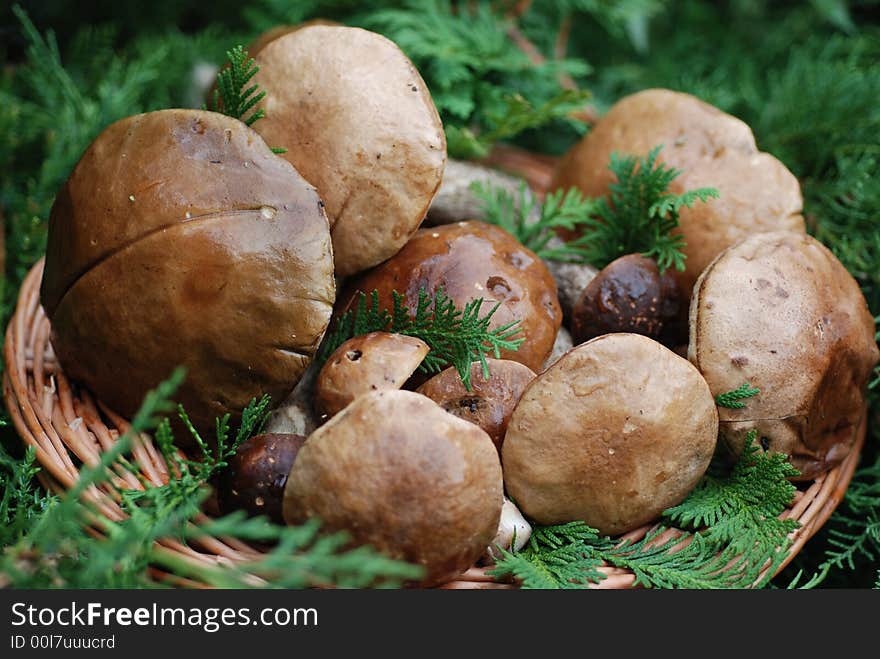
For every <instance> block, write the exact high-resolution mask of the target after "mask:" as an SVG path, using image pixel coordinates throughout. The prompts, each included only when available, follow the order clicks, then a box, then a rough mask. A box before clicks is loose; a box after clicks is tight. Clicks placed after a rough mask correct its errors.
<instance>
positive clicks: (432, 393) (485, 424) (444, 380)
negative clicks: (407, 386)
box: [416, 359, 535, 451]
mask: <svg viewBox="0 0 880 659" xmlns="http://www.w3.org/2000/svg"><path fill="white" fill-rule="evenodd" d="M486 362H487V364H488V366H489V377H488V378H487V377H485V376H484V374H483V367H482V366H481V365H480V363H479V362H474V363H473V364H471V377H470V389H468V388H467V387H465V386H464V382H462V380H461V376H460V375H459V374H458V371H457V370H456V369H455V368H447V369H446V370H444V371H442V372H440V373H438V374H437V375H435V376H434V377H432V378H431V379H430V380H428V381H427V382H425V383H424V384H422V385H421V386H420V387H419V388H418V389H416V391H417V392H418V393H420V394H423V395H425V396H427V397H428V398H430V399H431V400H433V401H434V402H435V403H437V404H438V405H439V406H440V407H442V408H443V409H444V410H446V411H447V412H449V413H450V414H454V415H455V416H457V417H459V418H460V419H464V420H465V421H470V422H471V423H475V424H476V425H478V426H480V428H482V429H483V430H485V431H486V433H487V434H488V435H489V437H490V438H491V439H492V442H493V443H494V444H495V446H496V447H497V448H498V450H499V451H500V450H501V443H502V442H503V441H504V433H505V432H507V423H508V422H509V421H510V415H511V414H512V413H513V409H514V408H515V407H516V404H517V402H519V397H520V396H522V392H523V390H525V388H526V386H527V385H528V384H529V382H531V381H532V380H533V379H534V378H535V372H534V371H532V369H530V368H529V367H528V366H525V365H523V364H520V363H519V362H515V361H512V360H509V359H487V360H486Z"/></svg>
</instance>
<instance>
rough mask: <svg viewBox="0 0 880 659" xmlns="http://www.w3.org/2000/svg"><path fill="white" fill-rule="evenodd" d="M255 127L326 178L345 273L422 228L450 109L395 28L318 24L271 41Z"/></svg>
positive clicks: (314, 176) (307, 171) (264, 55)
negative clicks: (394, 37) (383, 31)
mask: <svg viewBox="0 0 880 659" xmlns="http://www.w3.org/2000/svg"><path fill="white" fill-rule="evenodd" d="M254 59H255V60H256V63H257V65H258V66H259V67H260V70H259V72H258V73H257V74H256V76H254V79H253V82H254V83H256V84H258V85H259V86H260V88H261V89H262V90H264V91H265V92H266V97H265V99H264V100H263V102H262V103H261V104H260V106H261V107H262V108H263V109H264V110H265V113H266V116H265V118H263V119H261V120H260V121H258V122H256V123H255V124H254V128H255V129H256V130H257V132H259V133H260V135H262V136H263V138H264V139H265V140H266V142H267V143H268V144H271V145H272V146H273V147H283V148H285V149H287V152H286V153H284V154H283V155H282V157H283V158H286V159H287V160H288V161H289V162H290V163H291V164H292V165H293V166H294V167H296V168H297V170H298V171H300V173H302V175H303V177H305V179H306V180H308V181H309V182H311V183H312V184H314V185H315V187H317V189H318V191H319V193H320V195H321V198H322V199H323V200H324V203H325V204H326V209H327V216H328V218H329V219H330V226H331V233H332V236H333V251H334V257H335V263H336V274H337V275H339V276H340V277H344V276H348V275H351V274H354V273H356V272H359V271H361V270H364V269H366V268H369V267H370V266H373V265H376V264H377V263H381V262H382V261H384V260H385V259H387V258H389V257H390V256H392V255H394V254H395V253H396V252H397V251H398V250H399V249H400V248H401V247H403V245H404V244H405V243H406V241H407V240H408V239H409V238H410V236H412V234H413V232H415V230H416V229H418V227H419V225H420V224H421V222H422V220H423V219H424V217H425V215H426V214H427V210H428V207H429V205H430V204H431V200H432V199H433V198H434V195H435V193H436V192H437V189H438V187H439V186H440V181H441V179H442V178H443V168H444V164H445V162H446V138H445V136H444V133H443V126H442V124H441V122H440V116H439V115H438V114H437V109H436V108H435V107H434V102H433V101H432V99H431V95H430V93H429V92H428V88H427V87H426V86H425V83H424V81H423V80H422V77H421V76H420V75H419V72H418V71H417V70H416V68H415V66H414V65H413V63H412V62H411V61H410V60H409V59H408V58H407V57H406V55H404V54H403V52H402V51H401V50H400V48H398V47H397V45H396V44H395V43H394V42H392V41H390V40H388V39H386V38H385V37H383V36H381V35H379V34H376V33H375V32H370V31H368V30H363V29H360V28H353V27H344V26H333V25H310V26H308V27H302V28H300V29H296V30H294V31H291V32H287V33H285V34H282V36H280V37H277V38H275V39H273V40H271V41H269V42H268V43H266V44H265V45H261V47H260V49H259V50H258V52H257V53H256V55H255V57H254Z"/></svg>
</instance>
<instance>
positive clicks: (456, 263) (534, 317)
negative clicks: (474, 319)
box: [338, 221, 562, 371]
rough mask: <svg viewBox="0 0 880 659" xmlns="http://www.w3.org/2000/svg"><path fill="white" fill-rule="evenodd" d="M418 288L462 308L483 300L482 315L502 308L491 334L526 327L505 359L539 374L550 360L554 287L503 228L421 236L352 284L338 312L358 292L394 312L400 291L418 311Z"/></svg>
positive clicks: (454, 228) (452, 228) (470, 226)
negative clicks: (441, 295)
mask: <svg viewBox="0 0 880 659" xmlns="http://www.w3.org/2000/svg"><path fill="white" fill-rule="evenodd" d="M420 288H424V289H425V290H427V291H428V292H429V293H433V292H436V291H437V290H438V289H439V288H443V290H444V291H445V292H446V294H447V295H448V296H449V297H450V299H452V300H453V301H454V302H455V305H456V306H457V307H458V308H460V309H461V308H463V307H464V306H465V305H466V304H467V303H468V302H471V301H472V300H475V299H476V298H483V299H484V300H485V301H486V304H485V305H484V306H483V308H482V309H481V314H486V313H488V312H489V311H490V310H491V309H492V307H493V306H494V305H495V303H496V302H500V306H499V307H498V309H497V311H496V312H495V314H494V315H493V316H492V320H491V322H490V325H489V327H490V328H495V327H500V326H502V325H506V324H507V323H511V322H514V321H520V322H521V327H522V336H523V337H524V339H525V341H524V342H523V344H522V345H521V346H520V348H519V350H517V351H502V352H501V355H500V356H501V357H502V358H503V359H512V360H514V361H518V362H520V363H522V364H525V365H526V366H528V367H529V368H530V369H532V370H533V371H537V370H539V369H540V368H541V366H542V364H543V363H544V360H545V359H546V358H547V356H548V355H549V354H550V351H551V350H552V349H553V342H554V340H555V339H556V332H557V331H558V330H559V326H560V325H561V324H562V313H561V311H560V309H559V301H558V300H557V298H556V282H554V281H553V277H552V276H551V275H550V272H549V271H548V270H547V267H546V266H545V265H544V263H543V261H541V259H539V258H538V257H537V256H536V255H535V254H534V252H532V251H531V250H529V249H527V248H525V247H523V246H522V245H521V244H520V243H519V242H518V241H517V240H516V239H515V238H514V237H513V236H511V235H510V234H509V233H507V232H506V231H504V229H501V228H500V227H497V226H495V225H492V224H486V223H485V222H477V221H470V222H457V223H456V224H447V225H445V226H438V227H433V228H426V229H420V230H419V231H418V232H416V234H415V235H414V236H413V237H412V239H411V240H410V241H409V242H408V243H407V244H406V245H405V246H404V248H403V249H402V250H400V252H398V253H397V254H396V255H395V256H394V257H392V258H390V259H388V260H387V261H386V262H385V263H382V264H381V265H379V266H377V267H375V268H373V269H371V270H369V271H367V272H365V273H362V274H361V275H359V276H358V277H355V278H352V279H351V280H349V281H348V282H347V283H346V289H345V292H344V293H342V294H341V295H340V304H339V305H338V306H339V307H340V308H341V309H345V308H346V307H347V306H348V305H350V304H351V302H352V301H353V300H354V299H355V297H356V294H357V293H358V292H363V293H365V294H367V295H369V294H370V293H371V292H372V291H373V290H376V291H378V293H379V303H380V308H385V309H390V308H391V306H392V302H393V296H392V291H397V292H398V293H400V294H401V295H403V302H404V304H405V305H406V306H407V308H409V309H410V311H413V312H414V311H415V309H416V305H417V304H418V299H419V289H420Z"/></svg>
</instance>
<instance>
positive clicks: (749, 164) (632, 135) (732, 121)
mask: <svg viewBox="0 0 880 659" xmlns="http://www.w3.org/2000/svg"><path fill="white" fill-rule="evenodd" d="M658 145H662V146H663V148H662V150H661V151H660V156H659V159H660V160H661V161H663V162H665V163H667V164H668V165H671V166H672V167H675V168H676V169H679V170H683V173H682V174H681V175H680V176H679V177H678V178H676V179H675V180H674V181H673V182H672V184H671V185H670V189H671V190H672V191H673V192H676V193H679V192H684V191H685V190H691V189H695V188H701V187H714V188H716V189H717V190H718V192H719V194H720V197H719V198H718V199H712V200H710V201H709V202H707V203H698V204H695V205H694V207H693V208H682V209H681V216H680V219H681V226H680V229H679V230H680V233H681V234H682V235H683V236H684V239H685V241H686V243H687V245H686V247H685V248H684V252H685V254H686V255H687V261H686V265H687V269H686V270H685V272H684V273H683V274H682V275H681V281H682V285H683V288H684V290H685V292H686V294H690V290H691V288H692V287H693V284H694V282H695V281H696V279H697V277H698V276H699V274H700V272H702V271H703V269H704V268H705V267H706V266H707V265H709V262H710V261H711V260H712V259H713V258H715V256H716V255H717V254H718V253H719V252H720V251H721V250H723V249H724V248H725V247H727V246H729V245H732V244H733V243H735V242H737V241H739V240H741V239H743V238H745V237H747V236H749V235H751V234H753V233H759V232H762V231H775V230H791V231H801V232H803V231H804V219H803V217H802V216H801V209H802V206H803V199H802V197H801V190H800V185H799V184H798V181H797V179H796V178H795V177H794V175H793V174H792V173H791V172H790V171H788V169H786V167H785V166H784V165H783V164H782V163H781V162H779V161H778V160H777V159H776V158H774V157H773V156H771V155H770V154H768V153H763V152H760V151H758V147H757V146H756V144H755V138H754V136H753V135H752V131H751V129H750V128H749V127H748V125H746V124H745V123H744V122H742V121H741V120H739V119H737V118H736V117H733V116H731V115H729V114H726V113H724V112H722V111H721V110H719V109H718V108H715V107H713V106H712V105H709V104H708V103H704V102H703V101H701V100H699V99H698V98H696V97H694V96H691V95H689V94H683V93H680V92H673V91H670V90H667V89H648V90H645V91H641V92H638V93H636V94H632V95H630V96H627V97H625V98H623V99H621V100H620V101H618V102H617V103H616V104H615V105H614V106H613V107H612V108H611V109H610V110H609V111H608V113H607V114H606V115H605V116H604V117H603V118H602V119H600V120H599V121H598V122H597V123H596V125H595V126H594V127H593V129H592V130H591V131H590V133H589V135H587V136H586V137H585V138H584V139H583V140H581V141H580V142H579V143H578V144H577V145H575V146H574V147H573V148H572V149H571V150H570V151H569V153H567V154H566V156H565V157H564V158H563V160H562V161H561V162H560V164H559V167H558V169H557V171H556V174H555V176H554V179H553V182H552V184H551V189H555V188H569V187H572V186H574V187H577V188H580V189H581V190H582V191H583V192H584V193H586V194H587V195H591V196H601V195H605V194H607V193H608V186H609V185H610V184H611V183H613V182H614V174H613V173H612V172H611V171H609V169H608V163H609V161H610V158H611V154H612V153H613V152H615V151H616V152H619V153H621V154H628V155H637V156H644V155H646V154H647V153H648V152H649V151H650V150H651V149H652V148H654V147H655V146H658Z"/></svg>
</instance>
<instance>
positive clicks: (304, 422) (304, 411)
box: [265, 361, 323, 436]
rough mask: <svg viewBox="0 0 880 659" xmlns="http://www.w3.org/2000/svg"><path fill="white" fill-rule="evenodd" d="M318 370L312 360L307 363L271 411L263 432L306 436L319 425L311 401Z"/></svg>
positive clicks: (318, 417) (320, 420)
mask: <svg viewBox="0 0 880 659" xmlns="http://www.w3.org/2000/svg"><path fill="white" fill-rule="evenodd" d="M319 370H320V369H319V368H318V367H317V365H316V364H315V362H314V361H313V362H312V363H311V364H310V365H309V367H308V368H307V369H306V372H305V373H304V374H303V376H302V378H301V379H300V381H299V382H298V383H297V385H296V387H294V389H293V391H292V392H290V395H289V396H288V397H287V398H286V399H285V400H284V402H283V403H281V405H279V406H278V407H277V408H276V409H275V410H273V411H272V414H271V415H270V416H269V419H268V421H267V422H266V427H265V432H276V433H290V434H294V435H305V436H308V435H310V434H311V433H312V431H314V430H315V429H316V428H317V427H318V426H320V425H321V423H322V422H323V421H322V419H321V418H320V416H319V415H318V413H317V412H316V411H315V406H314V403H313V401H314V396H315V381H316V380H317V378H318V371H319Z"/></svg>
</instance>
